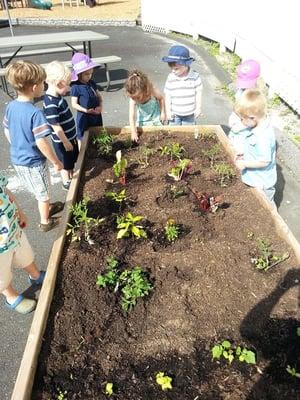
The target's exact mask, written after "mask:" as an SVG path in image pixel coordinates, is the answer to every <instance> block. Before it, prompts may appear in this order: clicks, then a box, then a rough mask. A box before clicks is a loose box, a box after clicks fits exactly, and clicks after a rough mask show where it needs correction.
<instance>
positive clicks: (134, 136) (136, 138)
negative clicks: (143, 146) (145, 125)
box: [131, 131, 139, 143]
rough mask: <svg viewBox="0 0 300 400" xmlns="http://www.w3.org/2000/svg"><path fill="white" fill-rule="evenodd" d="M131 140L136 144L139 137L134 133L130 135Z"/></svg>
mask: <svg viewBox="0 0 300 400" xmlns="http://www.w3.org/2000/svg"><path fill="white" fill-rule="evenodd" d="M131 140H132V141H133V142H136V143H137V142H138V141H139V136H138V134H137V132H136V131H135V132H133V133H132V134H131Z"/></svg>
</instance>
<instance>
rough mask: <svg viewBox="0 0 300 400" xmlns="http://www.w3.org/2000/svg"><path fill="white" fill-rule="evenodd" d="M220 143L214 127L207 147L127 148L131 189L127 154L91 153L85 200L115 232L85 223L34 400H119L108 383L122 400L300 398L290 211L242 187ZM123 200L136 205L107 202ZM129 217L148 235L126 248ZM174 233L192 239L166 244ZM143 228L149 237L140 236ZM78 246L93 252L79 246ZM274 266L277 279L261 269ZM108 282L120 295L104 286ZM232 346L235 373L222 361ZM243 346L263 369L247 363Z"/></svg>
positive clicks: (161, 139)
mask: <svg viewBox="0 0 300 400" xmlns="http://www.w3.org/2000/svg"><path fill="white" fill-rule="evenodd" d="M216 133H218V136H219V137H221V138H222V139H223V140H224V137H223V135H222V131H221V129H220V128H218V127H200V136H199V137H198V139H195V138H194V134H193V129H184V130H182V131H180V132H179V131H178V132H177V131H176V130H169V129H164V130H161V131H156V132H155V131H152V133H146V134H144V135H143V136H142V138H141V144H140V146H139V147H134V148H128V142H127V141H126V140H125V139H124V140H122V139H121V138H118V139H115V141H114V144H113V150H114V153H115V151H116V150H119V149H121V150H122V156H123V157H124V158H125V159H126V160H127V169H126V171H127V173H126V184H125V185H123V184H124V180H123V181H122V184H121V183H119V182H118V179H116V178H115V177H114V174H113V169H112V166H113V164H114V163H115V162H116V161H115V158H114V156H113V157H112V158H109V157H103V156H101V157H99V156H98V154H97V149H96V146H95V145H93V144H92V143H90V145H89V146H88V148H87V152H86V156H85V162H84V166H83V169H82V177H81V181H80V184H79V191H78V197H77V202H78V201H81V200H82V199H83V198H87V197H88V198H89V202H88V203H87V207H88V217H93V218H101V219H102V218H104V220H103V221H102V222H101V223H99V224H98V225H97V226H94V227H93V228H91V229H90V230H89V232H88V234H86V233H85V232H84V229H83V228H82V227H81V228H80V229H79V230H76V229H75V222H74V220H71V224H72V227H73V228H74V229H73V230H72V229H71V231H72V232H71V235H69V237H68V239H67V241H66V244H65V247H64V249H63V254H62V259H61V264H60V267H59V271H58V275H57V281H56V288H55V292H54V296H53V300H52V305H51V309H50V314H49V319H48V324H47V327H46V331H45V335H44V340H43V345H42V349H41V353H40V356H39V361H38V369H37V373H36V378H35V383H34V389H33V393H32V395H31V397H30V398H31V399H39V400H45V399H51V400H53V399H60V400H61V399H68V400H71V399H72V400H73V399H74V400H75V399H84V400H87V399H97V400H98V399H99V400H100V399H106V398H108V397H109V394H105V390H108V392H109V387H108V386H106V385H107V383H112V384H113V394H112V398H114V399H120V400H127V399H128V400H129V399H130V400H132V399H135V400H138V399H141V400H154V399H155V400H160V399H176V400H177V399H178V400H179V399H180V400H185V399H189V400H190V399H193V400H196V399H199V400H200V399H201V400H202V399H212V400H217V399H231V400H235V399H236V400H237V399H239V400H241V399H248V400H250V399H281V400H284V399H286V400H288V399H289V400H290V399H296V398H298V397H297V396H299V395H300V385H299V379H298V378H297V377H296V376H292V375H291V374H290V373H288V372H287V370H286V369H287V368H288V366H290V370H291V369H292V368H295V370H296V371H297V372H299V370H300V364H299V336H297V328H298V327H299V325H300V324H299V321H298V322H297V311H298V310H297V288H296V285H297V282H298V281H299V270H297V268H298V261H297V256H298V257H299V254H300V253H299V248H298V243H297V242H296V241H295V239H294V238H293V236H292V235H291V234H290V233H289V232H288V230H287V229H286V226H285V225H284V223H283V221H282V220H281V219H280V217H279V216H278V215H277V213H276V211H274V210H273V211H272V210H270V209H268V207H267V203H264V201H263V200H261V199H260V198H259V196H257V194H255V192H254V191H253V190H251V189H247V188H246V187H245V186H244V185H243V184H242V183H241V182H240V180H239V178H238V176H232V174H231V172H232V170H231V168H232V164H231V162H230V157H229V155H228V153H226V151H225V150H224V148H223V147H222V146H220V147H219V148H218V146H216V145H217V144H218V138H217V136H216ZM176 143H178V144H180V146H182V147H183V148H184V153H182V154H181V159H183V158H184V159H189V160H190V163H186V164H188V166H187V168H186V171H185V172H184V174H183V176H182V178H183V179H181V180H179V181H176V180H174V178H173V177H172V176H170V175H174V174H175V175H176V172H177V171H176V170H174V169H173V170H172V168H174V167H176V165H177V162H178V161H176V147H175V148H174V146H173V150H174V151H171V156H172V158H173V161H171V160H170V154H169V155H168V154H162V153H170V151H169V150H170V148H171V146H172V145H174V144H176ZM165 146H167V147H165ZM149 149H150V150H149ZM177 150H178V148H177ZM224 163H225V164H224ZM217 165H221V167H220V166H219V167H217ZM224 165H225V167H224ZM220 170H222V171H223V172H224V171H225V172H224V174H225V175H224V174H223V175H222V176H221V175H220V174H219V173H218V171H219V172H220ZM235 173H236V174H237V172H236V171H235ZM179 175H180V173H179ZM112 180H113V181H114V182H113V183H112V182H111V181H112ZM74 185H75V183H74ZM123 189H125V193H126V200H125V201H123V202H122V201H120V202H119V203H115V202H114V201H113V200H112V198H111V197H112V196H111V195H110V197H107V196H106V195H105V194H107V192H114V193H115V194H119V195H120V193H121V191H122V190H123ZM212 198H213V199H212ZM128 213H131V216H142V217H143V218H142V219H141V220H140V221H139V222H137V223H136V225H138V227H139V228H138V231H136V230H135V229H133V230H132V232H133V235H129V237H123V238H120V239H117V234H118V229H117V223H119V227H120V228H121V229H122V228H124V226H125V225H122V221H120V219H119V220H118V221H117V216H119V217H120V216H124V215H125V216H126V215H127V217H128ZM85 220H86V219H85ZM170 220H171V221H170ZM167 224H169V227H170V226H171V227H173V228H174V227H176V228H178V229H177V234H178V238H173V239H174V240H171V241H169V240H168V239H167V238H166V235H165V228H166V226H167ZM72 227H71V228H72ZM278 227H279V230H280V233H281V234H282V235H283V236H285V239H286V240H283V239H282V237H280V235H279V234H277V233H276V229H277V228H278ZM69 228H70V227H69ZM139 229H142V230H143V232H145V234H146V235H147V238H143V237H141V238H139V239H137V238H136V237H135V236H134V234H138V233H139V234H141V231H139ZM171 230H172V229H171ZM129 231H130V230H129ZM123 233H124V232H123ZM127 233H128V232H127ZM72 234H73V238H75V237H76V236H77V237H80V238H81V240H80V241H73V242H71V236H72ZM145 234H144V233H142V234H141V236H145ZM173 234H174V230H173ZM121 235H122V234H120V233H119V236H121ZM175 236H176V235H175ZM266 243H267V244H266ZM56 251H57V250H56ZM287 253H288V254H289V257H288V258H287V259H286V260H285V261H281V259H280V257H282V256H284V257H286V255H287ZM263 256H264V257H265V258H264V257H263ZM109 257H114V259H115V260H117V261H118V265H117V266H115V265H114V266H112V260H110V262H108V261H107V260H108V259H109ZM276 257H277V258H276ZM266 259H267V260H266ZM264 261H265V262H266V263H267V264H268V265H267V267H270V268H269V269H268V268H267V269H268V270H267V271H264V270H262V269H259V268H261V267H262V266H265V264H264ZM273 264H276V265H274V266H272V265H273ZM109 265H110V267H109ZM136 266H139V267H141V269H142V271H144V274H143V277H144V278H145V279H146V280H148V282H149V285H148V286H147V284H145V285H146V286H145V287H146V289H147V290H145V292H144V293H143V294H144V297H141V298H139V299H137V302H136V305H134V304H132V303H130V299H129V300H128V297H126V290H125V291H124V290H123V292H122V288H124V279H123V278H124V276H125V275H126V274H127V273H125V275H124V271H125V270H129V271H131V270H132V269H133V268H135V267H136ZM108 271H110V273H112V272H113V273H114V277H116V276H117V282H118V283H116V281H114V280H113V279H111V280H112V281H113V283H112V286H111V289H110V288H109V284H108V283H107V281H106V286H107V287H105V288H104V287H100V286H101V284H100V286H99V285H98V286H97V285H96V281H97V279H98V283H99V282H100V281H101V282H102V286H105V285H104V284H103V282H104V281H105V279H106V278H105V279H104V278H103V276H104V274H106V273H107V272H108ZM122 273H123V275H122ZM100 275H101V276H102V278H99V276H100ZM53 276H54V277H55V274H53ZM105 276H106V277H107V275H105ZM97 277H98V278H97ZM109 277H110V278H111V277H112V275H109ZM99 279H100V281H99ZM103 279H104V280H103ZM118 279H119V280H118ZM122 279H123V280H122ZM114 288H115V290H113V289H114ZM133 303H134V301H133ZM126 309H127V311H126ZM298 333H299V332H298ZM224 340H227V341H229V342H230V346H231V347H230V348H229V349H228V348H227V347H228V343H227V342H225V344H224V342H223V341H224ZM221 343H223V345H224V346H225V347H224V348H223V350H225V352H226V351H227V353H226V354H225V355H227V356H228V354H229V355H233V356H234V360H233V361H232V363H231V364H229V363H228V357H227V358H226V359H225V358H224V357H223V356H221V357H220V359H218V358H216V359H212V351H211V350H212V348H213V347H214V346H215V345H217V344H221ZM238 346H241V347H242V349H243V348H246V349H247V350H249V351H252V352H253V354H254V357H255V361H256V364H252V363H250V364H247V363H246V362H245V361H244V362H241V361H239V354H237V355H236V348H237V347H238ZM220 349H221V350H222V348H220V347H219V350H220ZM232 349H234V351H233V352H231V350H232ZM216 353H217V351H216V348H215V355H216ZM251 354H252V353H251ZM230 361H231V360H230ZM252 361H253V358H252ZM160 372H162V373H164V374H165V378H166V379H165V380H164V379H163V380H162V381H160V380H159V379H158V378H159V376H157V374H158V373H160ZM168 377H169V378H172V382H171V384H170V381H169V380H168ZM18 380H19V382H21V381H22V379H21V377H20V376H19V378H18ZM164 383H165V384H166V387H164V386H163V384H164ZM17 384H18V382H17ZM30 384H31V382H30V379H29V384H27V386H28V387H29V389H27V394H28V395H29V391H30ZM168 385H169V389H168ZM170 386H172V389H171V387H170ZM163 389H165V390H163ZM16 390H17V388H15V393H16ZM59 396H61V397H59ZM15 398H17V397H15ZM20 398H21V397H19V398H18V399H20ZM22 398H23V397H22ZM24 398H26V397H24ZM28 398H29V397H28Z"/></svg>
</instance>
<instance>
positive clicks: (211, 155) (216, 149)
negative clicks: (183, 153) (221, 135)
mask: <svg viewBox="0 0 300 400" xmlns="http://www.w3.org/2000/svg"><path fill="white" fill-rule="evenodd" d="M220 151H221V147H220V145H219V144H218V143H216V144H214V145H213V146H212V147H211V148H210V149H208V150H202V154H203V155H204V156H205V157H207V158H208V159H209V161H210V166H211V167H213V165H214V162H215V159H216V156H217V155H218V154H220Z"/></svg>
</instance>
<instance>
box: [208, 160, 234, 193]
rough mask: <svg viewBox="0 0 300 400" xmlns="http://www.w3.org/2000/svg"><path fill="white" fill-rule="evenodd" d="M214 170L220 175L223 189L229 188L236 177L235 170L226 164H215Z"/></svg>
mask: <svg viewBox="0 0 300 400" xmlns="http://www.w3.org/2000/svg"><path fill="white" fill-rule="evenodd" d="M213 169H214V171H215V172H216V173H217V174H218V175H219V179H220V185H221V186H223V187H225V186H227V184H228V183H229V182H230V181H231V180H232V178H233V177H234V176H235V172H234V169H233V168H232V167H231V166H230V165H228V164H226V163H220V164H215V165H214V166H213Z"/></svg>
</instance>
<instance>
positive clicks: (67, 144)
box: [63, 140, 73, 151]
mask: <svg viewBox="0 0 300 400" xmlns="http://www.w3.org/2000/svg"><path fill="white" fill-rule="evenodd" d="M63 145H64V148H65V150H66V151H72V150H73V145H72V143H71V142H70V141H69V140H67V141H66V142H64V143H63Z"/></svg>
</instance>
